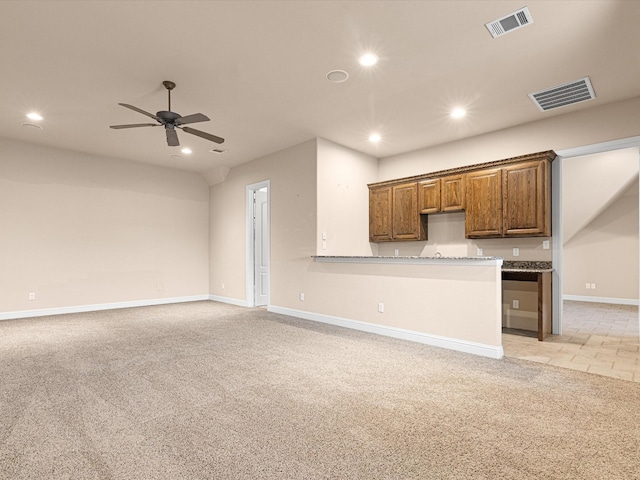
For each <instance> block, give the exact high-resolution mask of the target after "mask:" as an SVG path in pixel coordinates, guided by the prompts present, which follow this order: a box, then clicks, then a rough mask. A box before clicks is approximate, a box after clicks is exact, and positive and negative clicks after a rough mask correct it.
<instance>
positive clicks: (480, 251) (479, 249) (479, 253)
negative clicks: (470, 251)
mask: <svg viewBox="0 0 640 480" xmlns="http://www.w3.org/2000/svg"><path fill="white" fill-rule="evenodd" d="M477 253H478V256H479V257H481V256H482V249H481V248H478V252H477Z"/></svg>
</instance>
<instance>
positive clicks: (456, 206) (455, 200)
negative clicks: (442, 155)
mask: <svg viewBox="0 0 640 480" xmlns="http://www.w3.org/2000/svg"><path fill="white" fill-rule="evenodd" d="M464 177H465V176H464V175H451V176H449V177H444V178H442V179H441V181H440V184H441V187H440V188H441V190H442V200H441V203H440V210H441V211H443V212H458V211H461V210H464V209H465V204H464Z"/></svg>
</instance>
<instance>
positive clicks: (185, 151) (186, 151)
mask: <svg viewBox="0 0 640 480" xmlns="http://www.w3.org/2000/svg"><path fill="white" fill-rule="evenodd" d="M180 151H181V152H182V153H184V154H185V155H191V149H190V148H188V147H184V148H183V149H182V150H180Z"/></svg>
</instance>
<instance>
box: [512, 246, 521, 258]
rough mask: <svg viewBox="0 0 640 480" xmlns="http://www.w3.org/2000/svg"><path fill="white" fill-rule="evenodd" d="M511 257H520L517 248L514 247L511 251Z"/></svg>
mask: <svg viewBox="0 0 640 480" xmlns="http://www.w3.org/2000/svg"><path fill="white" fill-rule="evenodd" d="M513 256H514V257H519V256H520V249H519V248H518V247H515V248H514V249H513Z"/></svg>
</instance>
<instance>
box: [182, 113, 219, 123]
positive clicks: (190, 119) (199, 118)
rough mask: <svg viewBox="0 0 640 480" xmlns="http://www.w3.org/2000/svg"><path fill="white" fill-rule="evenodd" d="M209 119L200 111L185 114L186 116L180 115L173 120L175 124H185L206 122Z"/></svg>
mask: <svg viewBox="0 0 640 480" xmlns="http://www.w3.org/2000/svg"><path fill="white" fill-rule="evenodd" d="M209 120H211V119H210V118H209V117H207V116H206V115H203V114H202V113H194V114H193V115H187V116H186V117H180V118H179V119H177V120H176V121H175V124H176V125H186V124H187V123H197V122H208V121H209Z"/></svg>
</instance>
